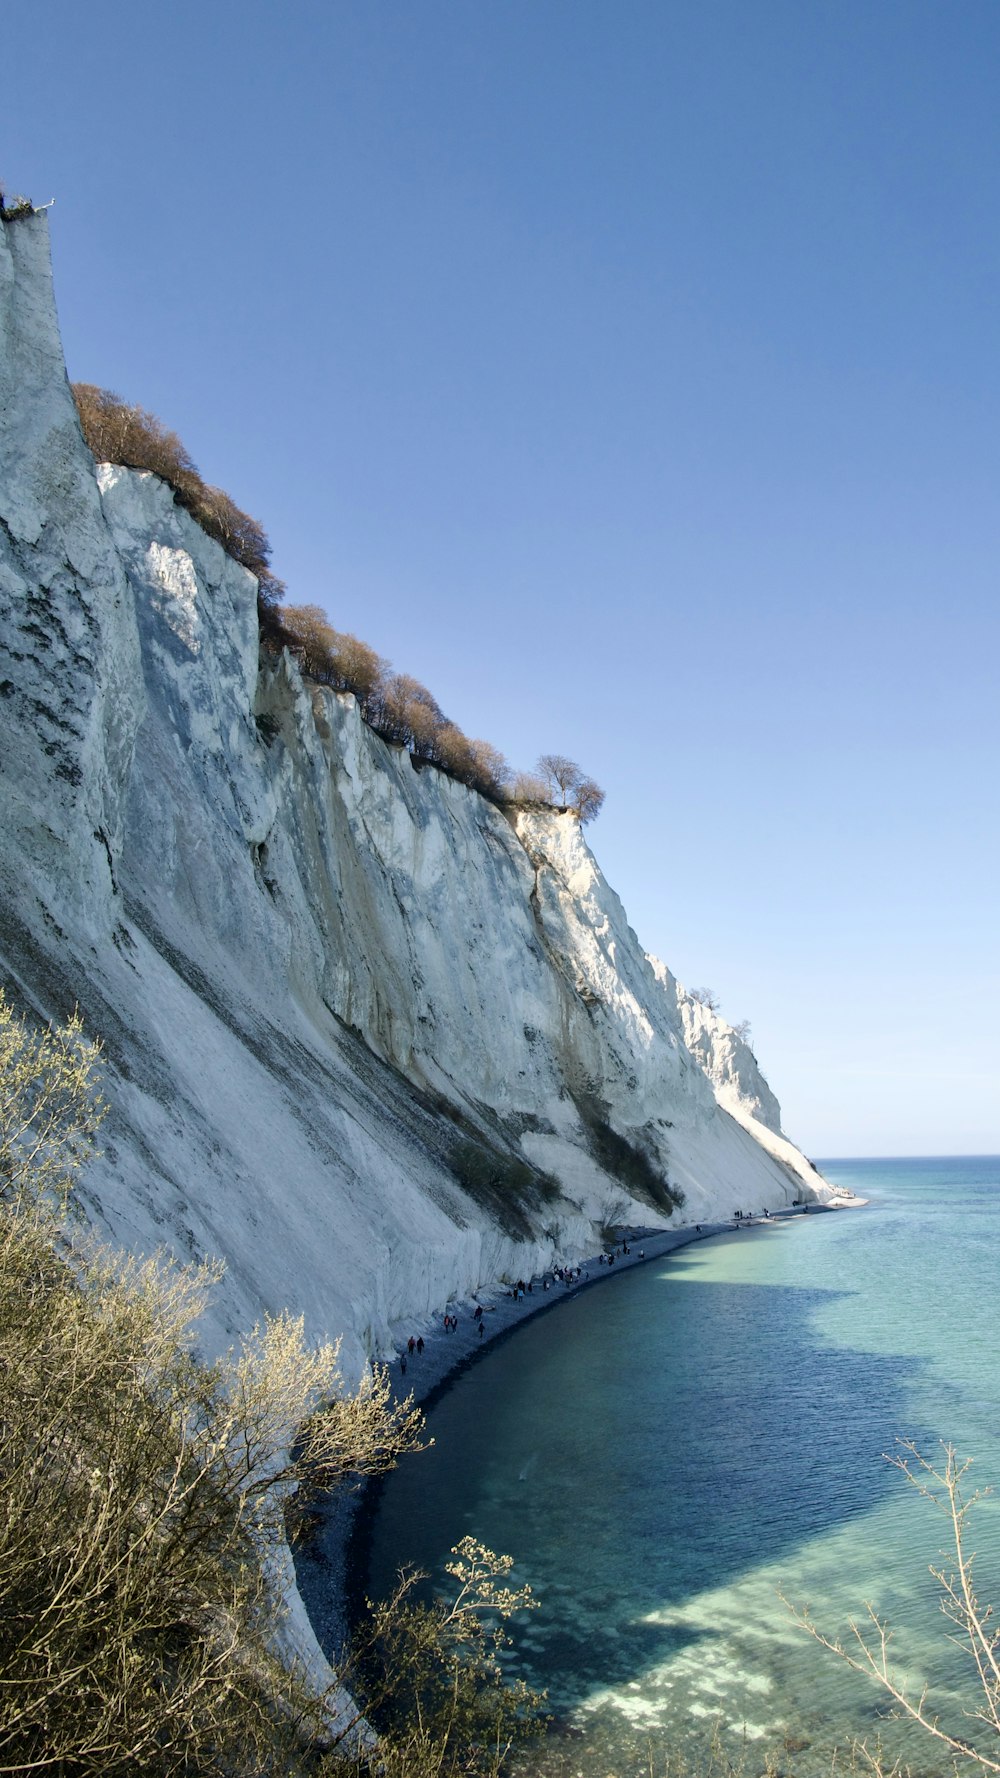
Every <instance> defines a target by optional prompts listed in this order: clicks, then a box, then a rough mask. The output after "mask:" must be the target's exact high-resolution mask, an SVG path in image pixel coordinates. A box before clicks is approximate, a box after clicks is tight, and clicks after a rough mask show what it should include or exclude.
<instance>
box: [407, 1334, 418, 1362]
mask: <svg viewBox="0 0 1000 1778" xmlns="http://www.w3.org/2000/svg"><path fill="white" fill-rule="evenodd" d="M416 1343H417V1342H416V1340H415V1339H414V1338H413V1335H412V1334H411V1335H410V1337H409V1339H408V1340H407V1342H406V1350H407V1352H408V1353H409V1354H410V1357H411V1358H412V1357H413V1348H414V1346H415V1345H416Z"/></svg>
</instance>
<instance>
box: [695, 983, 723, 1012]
mask: <svg viewBox="0 0 1000 1778" xmlns="http://www.w3.org/2000/svg"><path fill="white" fill-rule="evenodd" d="M688 993H689V995H690V997H691V999H692V1000H695V1001H697V1003H698V1005H699V1006H704V1007H707V1009H708V1011H709V1012H718V1010H719V996H718V994H716V992H715V990H714V988H689V989H688Z"/></svg>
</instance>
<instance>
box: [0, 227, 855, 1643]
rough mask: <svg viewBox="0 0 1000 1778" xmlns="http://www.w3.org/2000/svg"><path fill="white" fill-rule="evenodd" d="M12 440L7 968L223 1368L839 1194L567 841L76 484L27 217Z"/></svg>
mask: <svg viewBox="0 0 1000 1778" xmlns="http://www.w3.org/2000/svg"><path fill="white" fill-rule="evenodd" d="M0 413H2V426H0V697H2V698H3V700H4V708H5V716H6V722H5V734H4V746H3V749H2V751H0V803H2V815H3V823H2V829H0V971H2V975H3V979H4V981H5V983H6V984H7V985H8V986H12V987H13V989H14V991H15V993H16V995H17V996H18V998H19V999H20V1000H21V1001H22V1002H23V1003H24V1004H26V1005H28V1006H29V1007H31V1008H32V1009H33V1010H34V1011H35V1012H36V1013H37V1014H39V1015H40V1016H42V1017H44V1018H46V1019H48V1018H60V1017H64V1016H65V1015H66V1014H67V1013H68V1012H69V1011H70V1010H71V1009H72V1007H73V1006H74V1004H79V1006H80V1008H81V1010H82V1012H83V1014H84V1018H85V1022H86V1026H87V1029H88V1031H89V1033H90V1034H92V1035H98V1036H100V1037H101V1038H102V1040H103V1042H104V1046H105V1054H106V1058H107V1065H108V1075H109V1078H108V1083H107V1093H108V1097H109V1099H110V1101H111V1104H112V1115H111V1117H110V1118H109V1120H108V1124H107V1125H106V1126H105V1152H104V1155H103V1158H102V1159H101V1161H100V1162H99V1163H97V1164H96V1165H95V1166H94V1167H93V1168H92V1170H91V1172H90V1174H89V1176H88V1180H87V1184H86V1187H85V1190H84V1193H83V1197H84V1202H85V1207H86V1209H87V1211H88V1212H89V1214H90V1216H91V1218H92V1219H93V1220H94V1221H95V1222H96V1223H97V1224H99V1225H100V1226H102V1227H103V1229H104V1230H105V1231H106V1232H107V1233H108V1234H109V1235H110V1236H111V1237H112V1238H113V1239H114V1240H116V1241H118V1242H120V1243H121V1244H123V1245H125V1246H127V1247H129V1248H131V1249H138V1250H147V1251H148V1250H150V1249H152V1248H154V1247H157V1246H166V1247H167V1248H169V1249H170V1250H172V1251H173V1252H175V1253H176V1254H178V1255H179V1256H180V1257H182V1258H195V1257H200V1256H204V1255H217V1256H221V1257H222V1258H223V1259H224V1260H225V1262H226V1267H227V1270H226V1276H225V1280H224V1283H223V1285H222V1286H221V1288H220V1290H219V1291H218V1293H217V1295H216V1297H215V1301H214V1307H213V1310H212V1318H211V1321H210V1323H209V1325H208V1326H207V1327H206V1330H205V1339H206V1344H207V1345H208V1346H209V1347H211V1346H213V1345H215V1346H219V1345H222V1344H224V1343H227V1342H228V1341H230V1340H231V1339H232V1338H233V1337H235V1336H236V1335H238V1334H239V1333H240V1332H241V1331H245V1330H246V1329H248V1328H249V1327H250V1326H252V1324H253V1323H254V1322H255V1321H256V1320H257V1319H258V1318H259V1317H260V1316H261V1315H262V1314H263V1312H264V1311H267V1310H272V1311H277V1310H279V1309H282V1308H285V1307H287V1308H290V1309H292V1310H293V1311H295V1312H296V1313H301V1314H303V1315H304V1317H305V1321H306V1326H307V1331H308V1333H309V1334H310V1335H311V1336H312V1337H315V1338H317V1339H318V1338H321V1337H335V1336H337V1335H341V1334H342V1335H343V1336H344V1360H345V1370H346V1372H347V1373H348V1374H349V1375H350V1374H351V1373H353V1374H355V1375H356V1374H357V1373H358V1372H359V1371H360V1369H361V1368H362V1366H363V1365H364V1364H365V1362H366V1361H367V1359H368V1357H369V1356H370V1355H372V1354H378V1353H386V1352H388V1351H389V1350H390V1348H391V1346H392V1344H393V1341H394V1338H398V1335H399V1334H400V1332H401V1331H402V1332H406V1331H409V1330H410V1329H411V1328H416V1327H417V1326H418V1325H419V1324H420V1322H421V1321H422V1320H424V1319H426V1318H427V1317H429V1316H431V1315H432V1314H435V1313H438V1312H440V1311H441V1310H443V1308H444V1307H445V1305H446V1304H447V1302H448V1301H449V1300H450V1299H453V1298H456V1297H463V1296H469V1295H471V1294H472V1293H473V1292H474V1291H478V1290H480V1289H482V1288H487V1289H488V1288H489V1286H490V1285H491V1284H492V1283H493V1282H494V1281H496V1280H497V1279H498V1278H499V1277H500V1276H501V1275H503V1274H504V1273H509V1274H513V1275H517V1274H520V1273H523V1272H525V1271H527V1270H528V1269H529V1268H532V1267H535V1266H539V1265H542V1264H545V1263H548V1262H550V1261H551V1260H552V1259H553V1258H554V1257H561V1258H563V1259H566V1260H571V1259H572V1258H574V1257H575V1256H577V1255H580V1254H582V1253H584V1252H586V1251H591V1250H592V1249H593V1245H594V1239H595V1224H600V1223H601V1222H604V1221H614V1222H631V1223H645V1224H658V1223H662V1222H665V1221H667V1220H668V1219H669V1216H670V1211H671V1194H677V1195H678V1196H679V1195H680V1194H683V1197H684V1206H683V1209H682V1210H681V1211H678V1212H675V1213H674V1214H675V1220H686V1221H695V1220H697V1221H706V1220H709V1219H710V1218H712V1217H715V1216H719V1215H722V1214H726V1213H728V1212H730V1211H731V1210H733V1209H734V1208H737V1207H743V1208H748V1207H749V1208H754V1209H757V1208H760V1207H761V1206H763V1205H767V1206H768V1207H773V1208H776V1207H777V1206H779V1205H780V1204H782V1203H785V1202H788V1201H789V1200H791V1199H793V1198H799V1197H802V1196H804V1195H815V1194H816V1193H819V1194H825V1193H826V1192H827V1191H828V1189H829V1188H827V1187H826V1186H825V1185H824V1183H823V1182H822V1181H821V1180H820V1179H819V1177H818V1175H817V1174H815V1173H814V1172H813V1171H812V1170H811V1169H810V1167H809V1164H808V1163H807V1162H806V1161H805V1160H804V1158H803V1157H802V1156H801V1155H800V1154H799V1153H798V1151H797V1150H796V1149H794V1148H793V1146H792V1145H791V1144H790V1143H788V1142H787V1141H786V1140H785V1139H784V1138H783V1137H782V1136H781V1134H780V1123H779V1114H778V1107H777V1104H776V1102H775V1100H774V1098H773V1095H772V1094H771V1093H770V1090H769V1089H768V1087H767V1085H766V1083H765V1082H764V1081H763V1080H762V1078H761V1077H760V1075H759V1073H758V1071H757V1067H756V1063H755V1062H754V1061H753V1058H752V1056H750V1053H749V1051H747V1050H746V1048H745V1046H741V1045H740V1043H739V1040H738V1039H736V1037H735V1033H733V1032H732V1031H731V1030H730V1028H729V1027H728V1026H724V1025H722V1023H721V1021H719V1020H715V1019H713V1018H712V1017H711V1015H707V1014H705V1012H704V1009H698V1008H697V1007H696V1006H695V1004H694V1003H692V1002H691V1001H690V999H689V997H687V996H685V995H684V993H683V991H682V990H680V989H679V988H678V986H677V984H676V982H675V981H674V979H673V977H672V976H670V974H669V971H667V970H666V969H665V968H664V966H663V965H662V964H659V963H657V962H655V960H651V959H649V958H647V957H646V956H645V954H644V953H643V951H642V949H641V947H640V945H639V943H638V941H637V939H636V937H635V934H634V933H633V932H632V931H631V929H630V927H629V926H628V923H627V921H626V919H625V914H624V911H623V909H622V907H621V903H620V902H619V901H618V898H617V896H615V895H614V893H613V892H612V891H611V890H610V889H609V888H608V886H607V884H606V883H605V881H604V879H603V877H602V876H601V873H600V871H599V870H598V868H597V865H596V864H595V862H594V859H593V857H592V856H591V854H590V852H589V851H588V849H587V846H586V845H585V843H584V840H583V837H582V835H581V832H580V828H579V825H578V823H577V821H576V819H575V817H574V816H572V815H555V814H553V815H538V814H531V815H529V814H522V815H520V816H519V817H518V818H517V823H516V827H515V826H514V825H512V824H511V822H510V821H508V819H507V818H506V817H505V816H504V815H503V814H502V813H500V811H498V810H497V809H495V808H494V807H492V805H490V804H489V803H487V802H485V801H483V799H482V798H480V797H479V796H477V795H476V794H475V793H474V792H472V791H470V790H467V789H465V788H464V787H463V786H461V785H459V784H456V783H454V782H452V781H451V780H450V779H448V778H446V777H445V776H443V775H442V774H441V773H439V772H438V771H436V770H435V769H433V768H429V767H428V768H425V769H423V770H419V769H417V768H416V767H415V766H414V764H413V762H412V761H411V760H410V758H409V757H408V755H407V754H405V753H403V752H401V751H400V750H399V749H396V748H392V747H389V746H387V745H386V744H385V743H384V742H382V741H381V740H379V739H378V738H377V737H376V736H375V735H373V734H372V733H371V731H370V730H369V729H368V728H366V726H365V725H364V724H363V723H362V722H361V720H360V718H359V715H358V712H357V709H356V707H355V703H354V699H353V698H352V697H350V696H347V695H341V696H338V695H336V694H333V693H330V692H327V691H321V690H318V689H310V688H309V687H308V686H307V685H305V684H304V683H303V681H302V679H301V676H300V674H299V672H298V669H297V668H296V667H295V665H294V664H293V663H291V662H290V661H289V660H288V659H287V658H284V659H282V660H280V661H276V660H274V659H273V658H271V657H267V656H265V657H264V658H263V663H262V664H261V662H259V660H258V640H257V619H256V586H255V583H254V581H253V579H252V577H251V576H250V575H249V574H248V573H247V572H246V571H245V570H244V569H241V568H239V567H238V566H236V564H234V563H233V562H232V561H231V560H230V559H229V558H228V557H227V556H226V555H225V554H224V553H223V551H222V549H221V548H220V547H219V545H218V544H216V543H214V542H212V541H211V540H210V539H209V538H208V537H206V536H205V534H204V533H203V532H202V531H201V530H200V529H199V527H198V526H197V525H196V524H195V523H194V521H193V520H192V519H191V518H190V517H189V516H188V514H186V513H185V512H183V511H182V510H181V509H180V508H178V507H177V506H176V505H175V504H174V500H173V497H172V494H171V492H170V490H169V489H168V488H167V487H166V486H165V485H164V484H163V483H162V482H160V481H159V480H157V479H156V478H155V477H153V476H149V475H141V474H136V473H134V472H131V471H127V470H122V469H118V468H114V467H109V466H103V467H102V468H100V469H99V470H97V471H96V472H95V468H94V465H93V462H92V461H91V458H90V454H89V452H88V451H87V448H86V446H85V445H84V442H83V439H82V436H81V434H80V430H79V425H78V423H77V418H76V410H75V407H74V404H73V401H72V396H71V394H70V391H69V388H68V385H67V381H66V374H65V369H64V366H63V358H62V350H61V345H60V340H59V332H58V324H57V321H56V316H55V309H54V304H53V300H52V292H51V275H50V267H49V253H48V233H47V222H46V219H44V218H42V217H34V218H29V219H25V220H22V221H18V222H16V223H12V224H8V225H5V226H3V225H0ZM292 1604H293V1612H292V1616H291V1618H290V1629H289V1634H291V1635H292V1637H293V1640H295V1642H296V1646H297V1647H298V1648H299V1651H300V1652H301V1653H302V1654H303V1655H304V1656H305V1658H306V1659H307V1660H310V1661H311V1662H313V1664H314V1665H316V1667H317V1671H319V1670H320V1669H321V1667H322V1661H321V1657H320V1656H319V1653H318V1649H316V1647H315V1644H314V1643H313V1642H312V1640H311V1635H310V1632H309V1630H308V1626H307V1625H306V1623H305V1620H304V1616H303V1614H302V1612H301V1609H300V1607H299V1605H298V1604H297V1602H296V1601H295V1600H294V1599H293V1601H292Z"/></svg>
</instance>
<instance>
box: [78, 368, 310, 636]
mask: <svg viewBox="0 0 1000 1778" xmlns="http://www.w3.org/2000/svg"><path fill="white" fill-rule="evenodd" d="M72 388H73V397H74V400H75V401H76V407H77V412H78V414H79V416H80V425H81V427H82V428H83V436H84V438H85V440H86V442H87V444H88V445H89V447H90V450H91V452H92V454H93V456H94V459H95V461H96V462H98V463H121V464H123V465H124V467H125V468H126V469H145V470H149V471H151V472H152V474H153V475H158V476H160V477H161V478H162V479H163V481H165V482H167V483H168V485H169V486H170V487H171V488H173V490H174V494H175V496H176V498H177V501H178V503H179V505H181V506H183V507H185V508H186V510H187V511H188V512H189V513H190V514H191V516H192V518H194V519H196V520H197V521H198V524H199V525H200V526H201V528H202V530H203V531H206V532H207V533H208V535H209V537H213V538H214V539H215V541H216V542H217V543H221V545H222V547H223V549H224V550H225V551H226V554H227V555H229V556H231V557H232V558H233V561H234V562H239V563H240V564H241V566H242V567H244V568H248V569H249V570H250V573H251V574H253V575H255V576H256V580H257V589H258V613H259V615H260V618H261V629H262V633H263V635H264V637H265V640H269V641H272V642H273V641H274V640H276V639H277V637H278V635H279V634H280V624H279V622H278V615H277V610H276V607H277V603H278V600H279V599H280V598H281V595H282V594H283V592H284V590H285V589H284V585H283V583H282V582H281V581H280V580H279V579H278V578H277V576H276V575H274V574H273V573H272V572H271V567H270V560H271V545H270V543H269V542H268V538H267V533H266V531H265V530H264V527H263V525H261V524H260V523H259V521H258V520H257V519H252V518H251V517H250V515H249V513H246V512H243V511H242V509H241V508H240V507H238V506H237V505H236V503H235V501H233V500H231V499H230V497H229V495H228V494H226V493H224V491H223V490H222V489H221V488H212V487H209V486H208V484H207V483H206V482H204V481H203V480H202V478H201V476H200V475H199V473H198V470H197V469H196V467H195V464H194V460H193V458H192V457H191V455H190V453H189V452H188V451H187V450H186V449H185V447H184V445H183V444H182V443H181V440H180V439H179V438H178V436H177V434H176V432H171V431H170V430H169V428H168V427H166V426H164V424H163V422H162V420H159V419H158V418H157V416H156V415H155V414H151V413H150V412H149V411H148V409H146V408H142V407H137V406H136V405H135V404H134V403H129V402H126V401H123V400H122V398H121V396H120V395H116V394H115V393H114V392H113V391H112V390H110V389H100V388H98V387H97V385H96V384H95V383H74V384H73V385H72Z"/></svg>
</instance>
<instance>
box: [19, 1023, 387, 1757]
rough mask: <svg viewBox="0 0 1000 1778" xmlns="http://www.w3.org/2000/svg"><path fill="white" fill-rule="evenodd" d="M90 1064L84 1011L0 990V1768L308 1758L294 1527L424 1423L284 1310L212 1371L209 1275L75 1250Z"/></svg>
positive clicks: (93, 1061) (314, 1708) (316, 1706)
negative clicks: (75, 1190) (40, 1018)
mask: <svg viewBox="0 0 1000 1778" xmlns="http://www.w3.org/2000/svg"><path fill="white" fill-rule="evenodd" d="M97 1069H98V1055H97V1050H96V1047H95V1046H94V1045H92V1044H88V1043H86V1042H85V1041H84V1038H83V1035H82V1031H81V1027H80V1022H79V1020H78V1019H74V1020H71V1021H70V1023H69V1024H68V1025H66V1026H65V1027H63V1028H62V1029H61V1030H59V1031H54V1032H47V1033H43V1034H41V1035H39V1034H37V1033H33V1032H32V1031H31V1030H29V1029H28V1027H27V1026H26V1025H25V1024H24V1023H23V1022H22V1021H21V1020H19V1019H18V1018H16V1017H15V1015H14V1014H13V1012H12V1010H11V1008H10V1005H9V1004H8V1002H7V1001H6V1000H5V999H4V998H3V997H2V996H0V1468H2V1473H3V1477H4V1495H3V1508H4V1510H3V1513H2V1515H0V1673H2V1675H3V1684H2V1686H0V1770H4V1771H25V1772H26V1771H30V1770H33V1769H35V1768H36V1767H41V1766H44V1767H45V1768H46V1769H47V1770H51V1771H54V1772H57V1773H64V1774H69V1773H72V1774H81V1775H89V1774H93V1775H94V1778H97V1774H101V1778H108V1775H116V1774H121V1775H122V1778H125V1774H134V1773H135V1772H137V1771H145V1772H149V1773H156V1774H173V1773H182V1772H183V1773H191V1772H196V1771H208V1770H213V1771H226V1772H246V1773H250V1772H259V1771H263V1770H265V1769H266V1770H267V1771H268V1772H298V1771H300V1770H305V1766H304V1765H303V1760H304V1758H305V1757H306V1753H307V1752H308V1750H309V1749H310V1748H312V1747H314V1746H315V1744H316V1742H317V1740H318V1739H322V1738H323V1737H324V1735H326V1730H325V1728H324V1712H325V1703H326V1701H325V1700H324V1699H321V1698H317V1697H316V1696H315V1694H314V1692H313V1691H312V1690H311V1689H310V1687H309V1685H308V1684H307V1683H306V1680H305V1677H304V1675H302V1674H299V1673H296V1672H295V1671H294V1670H293V1669H292V1668H291V1667H290V1666H289V1665H287V1664H283V1663H281V1662H280V1661H279V1660H278V1658H277V1656H276V1655H275V1653H274V1648H275V1640H274V1632H275V1630H276V1628H277V1626H278V1623H279V1621H280V1618H281V1615H282V1605H281V1583H280V1569H279V1566H278V1565H277V1564H276V1558H277V1556H278V1554H279V1551H280V1548H281V1545H282V1542H283V1537H284V1528H285V1522H286V1518H287V1516H288V1514H289V1513H290V1512H292V1513H294V1511H295V1509H296V1507H297V1506H298V1503H299V1501H300V1499H301V1498H302V1497H303V1494H304V1491H306V1490H308V1489H315V1488H317V1487H329V1486H332V1485H335V1484H336V1483H338V1482H340V1481H342V1480H344V1479H345V1478H346V1477H348V1476H353V1475H357V1474H375V1473H378V1472H379V1471H381V1470H384V1469H386V1468H388V1467H390V1466H391V1465H392V1463H393V1462H394V1461H395V1459H396V1457H397V1455H398V1453H399V1452H400V1451H402V1450H405V1449H409V1448H412V1447H413V1446H414V1445H415V1444H416V1443H417V1442H418V1438H419V1429H420V1425H421V1418H420V1415H419V1413H418V1412H417V1411H416V1410H415V1409H414V1408H413V1406H412V1402H411V1401H407V1402H405V1403H402V1404H398V1405H397V1404H395V1403H394V1402H393V1401H392V1397H391V1390H390V1386H389V1382H388V1378H387V1374H386V1373H385V1372H384V1371H382V1372H380V1373H379V1374H378V1375H376V1376H372V1377H366V1379H365V1380H364V1382H363V1384H362V1385H361V1387H360V1388H359V1389H358V1390H357V1391H356V1392H355V1393H350V1392H348V1391H347V1390H346V1389H345V1387H344V1385H343V1383H342V1380H341V1377H340V1373H339V1370H338V1365H337V1351H336V1348H335V1347H332V1346H324V1347H321V1348H319V1349H318V1350H316V1351H310V1350H308V1349H307V1348H306V1346H305V1344H304V1341H303V1334H302V1324H301V1322H300V1321H297V1320H294V1319H292V1318H291V1317H289V1316H288V1315H279V1316H276V1317H274V1318H270V1319H268V1320H267V1321H266V1323H265V1324H264V1325H263V1326H262V1327H260V1328H258V1329H256V1330H255V1332H254V1333H253V1334H252V1335H251V1336H250V1338H249V1339H248V1340H247V1341H246V1342H245V1343H244V1345H243V1347H242V1348H241V1349H240V1350H239V1351H236V1352H231V1353H229V1354H227V1355H226V1356H225V1357H224V1358H222V1359H220V1360H219V1361H218V1362H216V1363H215V1364H212V1365H208V1364H204V1363H202V1362H200V1361H199V1360H198V1359H197V1358H196V1356H195V1355H194V1351H193V1338H194V1329H195V1324H196V1321H197V1318H198V1316H199V1314H200V1312H201V1310H202V1308H203V1306H204V1301H205V1296H206V1292H207V1290H208V1289H209V1288H210V1287H211V1284H212V1283H213V1281H214V1278H215V1276H216V1275H217V1274H216V1272H215V1270H214V1269H213V1268H211V1267H204V1266H202V1267H189V1268H184V1269H180V1268H178V1267H175V1266H173V1265H170V1264H168V1263H166V1262H165V1261H161V1260H151V1261H146V1262H142V1263H140V1262H139V1261H135V1260H129V1259H125V1258H122V1257H121V1256H119V1255H116V1254H113V1253H110V1252H108V1251H106V1250H102V1249H98V1248H94V1247H92V1246H89V1245H87V1244H86V1243H85V1242H83V1241H78V1242H77V1243H76V1245H75V1246H74V1247H73V1248H70V1247H69V1246H68V1245H67V1242H66V1240H65V1236H64V1233H63V1230H62V1225H63V1219H64V1212H65V1207H66V1204H67V1199H68V1195H69V1191H70V1188H71V1186H72V1183H73V1180H74V1177H75V1175H76V1174H77V1172H78V1171H79V1169H80V1167H81V1166H82V1165H83V1164H84V1163H85V1161H86V1160H87V1158H88V1155H89V1154H90V1153H91V1152H92V1145H93V1139H94V1135H95V1132H96V1130H97V1127H98V1125H99V1123H100V1121H101V1117H102V1115H103V1108H102V1106H101V1103H100V1101H99V1099H98V1097H97V1095H96V1090H95V1089H96V1080H97ZM326 1738H327V1739H328V1738H329V1737H328V1736H327V1737H326Z"/></svg>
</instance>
